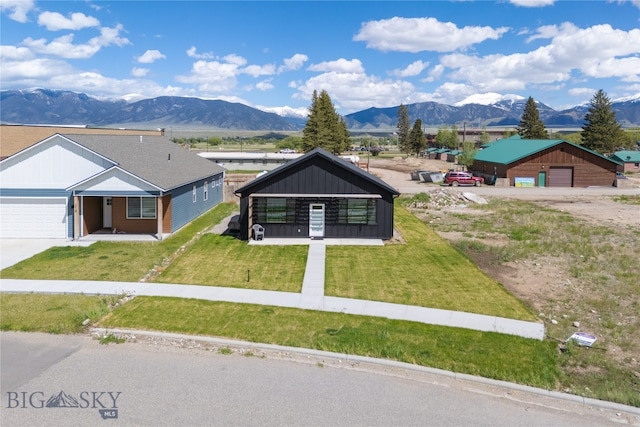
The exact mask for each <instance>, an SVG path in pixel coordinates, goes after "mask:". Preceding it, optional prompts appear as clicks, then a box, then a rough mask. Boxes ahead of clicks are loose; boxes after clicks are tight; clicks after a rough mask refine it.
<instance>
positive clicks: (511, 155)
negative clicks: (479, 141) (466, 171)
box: [474, 138, 617, 165]
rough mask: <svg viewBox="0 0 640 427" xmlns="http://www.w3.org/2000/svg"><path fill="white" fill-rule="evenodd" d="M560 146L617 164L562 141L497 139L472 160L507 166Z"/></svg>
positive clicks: (598, 154)
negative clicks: (566, 145) (578, 150)
mask: <svg viewBox="0 0 640 427" xmlns="http://www.w3.org/2000/svg"><path fill="white" fill-rule="evenodd" d="M560 144H568V145H571V146H573V147H576V148H579V149H580V150H583V151H586V152H588V153H591V154H593V155H594V156H598V157H600V158H603V159H605V160H608V161H610V162H613V163H616V164H617V162H616V161H615V160H612V159H610V158H608V157H606V156H603V155H602V154H600V153H598V152H595V151H593V150H589V149H588V148H585V147H583V146H581V145H576V144H572V143H571V142H569V141H565V140H564V139H521V138H506V139H499V140H497V141H495V142H493V143H491V144H490V145H488V146H487V148H484V149H483V150H480V151H478V152H477V153H476V156H475V158H474V160H479V161H483V162H490V163H499V164H502V165H508V164H511V163H513V162H516V161H518V160H520V159H523V158H525V157H527V156H531V155H532V154H536V153H539V152H540V151H544V150H546V149H548V148H551V147H555V146H556V145H560Z"/></svg>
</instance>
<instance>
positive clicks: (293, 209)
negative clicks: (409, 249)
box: [235, 148, 400, 240]
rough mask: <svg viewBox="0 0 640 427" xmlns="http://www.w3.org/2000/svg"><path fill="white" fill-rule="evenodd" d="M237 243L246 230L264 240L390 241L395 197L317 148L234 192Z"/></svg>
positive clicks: (388, 189)
mask: <svg viewBox="0 0 640 427" xmlns="http://www.w3.org/2000/svg"><path fill="white" fill-rule="evenodd" d="M235 194H236V195H237V196H239V197H240V238H241V239H245V240H246V239H248V238H250V237H251V230H252V226H253V225H255V224H259V225H261V226H263V227H264V229H265V232H264V237H265V238H266V239H268V238H270V237H288V238H290V237H297V238H307V239H308V238H363V239H366V238H370V239H389V238H391V237H392V236H393V200H394V198H395V197H397V196H398V195H399V194H400V193H399V192H398V191H397V190H396V189H395V188H393V187H391V186H390V185H388V184H387V183H385V182H384V181H382V180H381V179H379V178H378V177H376V176H375V175H372V174H370V173H368V172H366V171H364V170H362V169H360V168H358V167H357V166H355V165H354V164H353V163H351V162H349V161H347V160H345V159H342V158H340V157H338V156H335V155H333V154H331V153H329V152H327V151H325V150H323V149H321V148H316V149H314V150H312V151H310V152H308V153H306V154H305V155H303V156H301V157H299V158H297V159H295V160H292V161H290V162H288V163H286V164H284V165H282V166H280V167H279V168H277V169H274V170H272V171H271V172H268V173H266V174H264V175H262V176H260V177H259V178H256V179H255V180H253V181H251V182H250V183H248V184H247V185H245V186H243V187H242V188H240V189H238V190H236V191H235Z"/></svg>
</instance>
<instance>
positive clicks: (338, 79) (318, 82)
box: [294, 72, 419, 111]
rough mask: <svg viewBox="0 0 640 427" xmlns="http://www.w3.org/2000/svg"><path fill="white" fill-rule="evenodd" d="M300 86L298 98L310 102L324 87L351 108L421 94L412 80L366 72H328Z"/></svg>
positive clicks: (340, 106) (393, 102) (338, 102)
mask: <svg viewBox="0 0 640 427" xmlns="http://www.w3.org/2000/svg"><path fill="white" fill-rule="evenodd" d="M297 89H298V92H297V93H296V94H294V98H297V99H305V100H309V101H311V96H312V94H313V91H314V90H318V91H320V90H323V89H324V90H326V91H327V92H328V93H329V96H331V100H332V101H333V102H334V103H335V104H336V107H337V108H338V109H344V110H347V111H357V110H361V109H365V108H370V107H372V106H375V107H387V106H391V105H398V104H399V103H400V102H406V100H407V99H409V97H411V96H413V97H418V96H419V94H418V93H416V90H415V87H414V86H413V85H412V84H411V83H409V82H406V81H402V80H391V79H387V80H382V79H380V78H378V77H375V76H367V75H366V74H362V73H340V72H327V73H323V74H320V75H318V76H315V77H312V78H310V79H308V80H307V81H306V82H304V83H303V84H301V85H299V86H298V87H297ZM416 102H417V101H416Z"/></svg>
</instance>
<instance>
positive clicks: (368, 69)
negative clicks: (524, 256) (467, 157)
mask: <svg viewBox="0 0 640 427" xmlns="http://www.w3.org/2000/svg"><path fill="white" fill-rule="evenodd" d="M0 9H1V13H0V16H1V22H0V31H1V34H0V35H1V45H2V46H1V50H0V88H1V89H2V90H8V89H33V88H47V89H61V90H72V91H76V92H83V93H86V94H88V95H91V96H96V97H101V98H125V99H130V100H137V99H141V98H150V97H156V96H164V95H173V96H194V97H199V98H206V99H222V100H226V101H231V102H241V103H243V104H247V105H250V106H252V107H256V108H261V109H264V110H267V111H276V112H280V111H282V110H295V111H298V112H303V113H304V112H305V110H306V108H307V107H308V106H309V105H310V103H311V96H312V93H313V90H318V91H320V90H323V89H324V90H327V92H328V93H329V95H330V96H331V99H332V100H333V102H334V104H335V106H336V109H337V110H338V112H340V113H341V114H348V113H351V112H355V111H360V110H364V109H367V108H370V107H391V106H395V105H399V104H400V103H404V104H412V103H416V102H425V101H436V102H441V103H445V104H451V105H453V104H456V103H460V102H464V100H465V99H467V98H468V97H469V96H471V95H474V94H499V95H507V96H509V95H518V96H522V97H525V98H526V97H528V96H533V97H534V98H535V99H536V100H537V101H541V102H543V103H545V104H547V105H549V106H551V107H552V108H555V109H562V108H565V107H570V106H574V105H578V104H582V103H585V102H588V101H589V100H590V99H591V98H592V97H593V94H594V93H595V92H596V91H597V90H598V89H603V90H604V91H605V92H607V94H608V96H609V98H610V99H612V100H614V99H619V98H623V97H629V96H638V95H639V94H640V0H633V1H630V0H615V1H606V0H601V1H560V0H556V1H554V0H510V1H508V0H500V1H483V0H480V1H477V0H476V1H472V0H470V1H411V2H402V1H392V2H384V1H355V2H345V1H338V2H329V1H306V2H298V1H281V2H273V1H256V2H245V1H235V2H232V1H226V2H214V1H137V2H133V1H35V0H0ZM493 96H495V95H493ZM491 97H492V96H489V95H487V96H485V97H483V98H482V99H486V98H491Z"/></svg>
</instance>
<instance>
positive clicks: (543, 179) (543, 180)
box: [538, 171, 547, 187]
mask: <svg viewBox="0 0 640 427" xmlns="http://www.w3.org/2000/svg"><path fill="white" fill-rule="evenodd" d="M546 186H547V173H546V172H542V171H541V172H538V187H546Z"/></svg>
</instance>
